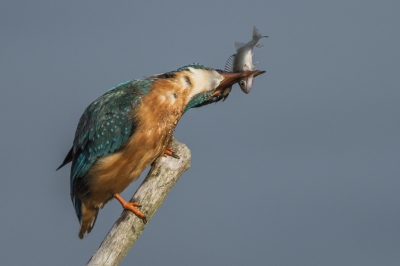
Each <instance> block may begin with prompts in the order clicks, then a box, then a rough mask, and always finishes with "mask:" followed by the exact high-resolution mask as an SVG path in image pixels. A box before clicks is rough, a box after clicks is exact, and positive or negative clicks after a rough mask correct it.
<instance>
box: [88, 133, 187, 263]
mask: <svg viewBox="0 0 400 266" xmlns="http://www.w3.org/2000/svg"><path fill="white" fill-rule="evenodd" d="M170 146H171V147H172V148H173V149H174V150H175V152H176V153H177V154H178V155H179V157H180V159H175V158H172V157H169V156H168V157H160V158H158V159H157V160H156V161H155V162H154V163H153V165H152V167H151V169H150V171H149V173H148V174H147V176H146V178H145V180H144V181H143V183H142V184H141V185H140V187H139V188H138V190H137V191H136V193H135V194H134V195H133V197H132V199H131V201H138V202H140V204H141V205H142V207H141V210H142V211H143V212H144V213H145V214H146V217H147V222H149V221H150V220H151V218H152V217H153V215H154V213H155V212H156V211H157V209H158V208H159V207H160V206H161V204H162V203H163V202H164V199H165V197H166V196H167V194H168V193H169V191H170V190H171V189H172V187H173V186H174V185H175V183H176V182H177V181H178V179H179V177H180V176H181V175H182V173H183V172H185V171H186V170H188V169H189V167H190V150H189V149H188V147H186V145H185V144H183V143H180V142H178V141H176V140H175V139H174V138H172V140H171V143H170ZM145 227H146V224H145V223H144V222H143V221H142V220H141V219H140V218H138V217H137V216H136V215H134V214H133V213H132V212H131V211H123V212H122V214H121V216H120V217H119V218H118V220H117V221H116V222H115V224H114V225H113V227H112V228H111V230H110V232H109V233H108V235H107V236H106V237H105V239H104V240H103V242H102V243H101V245H100V247H99V248H98V249H97V251H96V252H95V253H94V254H93V256H92V257H91V258H90V260H89V262H88V264H87V265H89V266H94V265H96V266H99V265H102V266H103V265H104V266H105V265H107V266H111V265H119V263H120V262H121V261H122V259H123V258H124V257H125V256H126V254H127V253H128V251H129V249H130V248H131V247H132V246H133V245H134V244H135V242H136V240H137V239H138V238H139V237H140V235H141V234H142V231H143V230H144V228H145Z"/></svg>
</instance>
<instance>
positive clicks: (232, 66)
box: [225, 27, 268, 94]
mask: <svg viewBox="0 0 400 266" xmlns="http://www.w3.org/2000/svg"><path fill="white" fill-rule="evenodd" d="M267 37H268V36H263V35H261V34H260V32H259V31H258V29H257V28H256V27H253V36H252V39H251V40H250V41H249V42H248V43H246V44H245V43H240V42H235V48H236V54H233V55H231V56H230V57H229V58H228V60H227V62H226V65H225V71H227V72H242V71H247V70H253V67H255V66H256V65H257V63H255V64H253V49H254V47H257V48H261V47H263V45H262V44H257V43H258V41H259V40H260V39H261V38H267ZM253 78H254V77H253V76H248V77H246V78H244V79H241V80H239V82H238V83H239V86H240V88H241V90H242V91H243V92H244V93H246V94H248V93H249V92H250V91H251V88H252V87H253Z"/></svg>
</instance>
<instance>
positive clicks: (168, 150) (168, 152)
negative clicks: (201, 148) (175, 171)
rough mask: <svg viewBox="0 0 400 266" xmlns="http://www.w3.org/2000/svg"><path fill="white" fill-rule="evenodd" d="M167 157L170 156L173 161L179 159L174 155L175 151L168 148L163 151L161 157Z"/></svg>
mask: <svg viewBox="0 0 400 266" xmlns="http://www.w3.org/2000/svg"><path fill="white" fill-rule="evenodd" d="M167 155H168V156H171V157H174V158H175V159H180V157H179V156H178V154H176V152H175V150H174V149H173V148H172V147H168V148H167V149H166V150H165V151H164V154H163V156H164V157H166V156H167Z"/></svg>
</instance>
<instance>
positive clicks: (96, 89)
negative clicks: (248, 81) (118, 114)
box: [0, 0, 400, 266]
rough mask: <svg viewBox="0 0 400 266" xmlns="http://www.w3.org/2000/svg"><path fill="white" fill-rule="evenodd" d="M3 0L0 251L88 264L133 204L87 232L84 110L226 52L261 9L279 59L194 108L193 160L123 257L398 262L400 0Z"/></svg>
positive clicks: (180, 133) (261, 24) (184, 123)
mask: <svg viewBox="0 0 400 266" xmlns="http://www.w3.org/2000/svg"><path fill="white" fill-rule="evenodd" d="M150 2H152V3H150ZM0 5H1V6H0V36H1V41H0V45H1V49H0V73H1V74H0V81H1V96H0V121H1V127H0V145H1V153H0V176H1V180H2V185H1V186H0V199H1V200H0V208H1V209H0V210H1V215H0V238H1V241H0V257H1V264H2V265H84V264H85V263H86V262H87V261H88V260H89V258H90V257H91V255H92V254H93V252H94V251H95V250H96V249H97V247H98V246H99V244H100V243H101V241H102V239H103V238H104V236H105V235H106V234H107V232H108V231H109V229H110V228H111V226H112V224H113V223H114V221H115V220H116V219H117V218H118V216H119V215H120V213H121V211H122V209H121V207H120V205H119V203H118V202H115V201H112V202H110V203H109V204H107V205H106V207H105V208H104V209H103V210H102V211H101V212H100V214H99V217H98V219H97V222H96V226H95V227H94V229H93V231H92V233H91V234H90V235H89V236H88V237H87V238H85V239H84V240H79V239H78V237H77V235H78V228H79V225H78V220H77V218H76V215H75V213H74V210H73V207H72V204H71V201H70V196H69V166H67V167H65V168H63V169H62V170H60V171H58V172H55V169H56V168H57V167H58V166H59V164H60V163H61V162H62V160H63V159H64V156H65V155H66V153H67V152H68V150H69V148H70V146H71V145H72V141H73V137H74V132H75V129H76V126H77V124H78V120H79V118H80V115H81V114H82V112H83V111H84V109H85V108H86V107H87V106H88V105H89V104H90V103H91V102H92V101H93V100H95V99H96V98H97V97H99V96H100V95H101V94H102V93H104V92H105V91H106V90H108V89H109V88H111V87H113V86H115V85H117V84H119V83H121V82H124V81H127V80H130V79H133V78H140V77H143V76H148V75H151V74H155V73H160V72H165V71H171V70H175V69H177V68H179V67H181V66H183V65H186V64H189V63H192V62H199V63H202V64H205V65H207V66H210V67H214V68H223V67H224V65H225V61H226V59H227V58H228V57H229V56H230V55H231V54H233V53H234V52H235V50H234V42H235V41H241V42H247V41H249V40H250V38H251V34H252V27H253V25H255V26H257V27H258V28H259V30H260V32H261V33H262V34H264V35H269V36H270V38H268V39H262V40H261V41H260V42H261V43H263V44H264V45H265V47H264V48H262V49H256V50H255V52H254V61H259V65H258V66H257V69H262V70H266V71H267V73H266V74H264V75H262V76H260V77H257V78H256V79H255V84H254V87H253V90H252V91H251V93H250V94H249V95H245V94H243V93H242V92H241V90H240V89H239V87H238V86H237V85H235V86H234V88H233V91H232V93H231V95H230V96H229V98H228V99H227V101H225V102H223V103H218V104H216V105H211V106H205V107H202V108H198V109H193V110H190V111H189V112H187V113H186V114H185V115H184V117H183V118H182V119H181V121H180V122H179V124H178V126H177V129H176V132H175V136H176V138H177V139H178V140H179V141H181V142H184V143H185V144H186V145H188V147H189V148H190V149H191V151H192V166H191V168H190V169H189V171H187V172H186V173H185V174H184V175H183V176H182V177H181V180H180V181H179V182H178V183H177V184H176V186H175V187H174V189H173V190H172V191H171V193H170V194H169V195H168V197H167V200H166V201H165V202H164V204H163V205H162V207H161V208H160V209H159V210H158V212H157V213H156V215H155V216H154V217H153V219H152V220H151V221H150V223H149V224H148V226H147V227H146V229H145V231H144V232H143V234H142V236H141V237H140V239H139V241H138V242H137V243H136V244H135V246H134V247H133V248H132V249H131V251H130V252H129V254H128V255H127V257H126V258H125V260H124V261H123V262H122V264H121V265H192V266H197V265H199V266H200V265H307V266H308V265H328V266H329V265H341V266H343V265H351V266H354V265H363V266H365V265H386V266H388V265H399V263H400V252H399V251H400V229H399V226H400V194H399V190H400V152H399V149H400V142H399V140H400V138H399V137H400V134H399V132H400V125H399V113H400V87H399V84H400V71H399V70H400V52H399V47H400V15H399V14H400V2H399V1H389V0H388V1H340V0H338V1H294V0H293V1H267V0H260V1H236V2H233V1H215V0H213V1H208V0H203V1H197V2H191V1H158V2H156V1H148V2H145V1H143V2H138V1H117V2H116V1H107V2H106V1H1V2H0ZM141 181H142V179H140V182H141ZM140 182H135V183H134V184H133V185H132V186H130V187H128V188H127V189H126V190H125V192H124V193H123V196H124V197H125V198H127V199H128V198H129V197H130V196H131V195H132V194H133V193H134V191H135V190H136V187H137V186H138V185H139V183H140Z"/></svg>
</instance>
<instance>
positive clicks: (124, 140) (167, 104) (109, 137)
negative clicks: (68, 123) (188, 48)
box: [57, 64, 264, 239]
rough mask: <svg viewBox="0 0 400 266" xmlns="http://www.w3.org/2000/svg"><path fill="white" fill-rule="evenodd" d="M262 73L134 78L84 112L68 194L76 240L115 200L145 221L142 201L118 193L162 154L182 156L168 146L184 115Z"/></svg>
mask: <svg viewBox="0 0 400 266" xmlns="http://www.w3.org/2000/svg"><path fill="white" fill-rule="evenodd" d="M262 73H264V71H259V70H256V71H245V72H241V73H229V72H225V71H222V70H215V69H212V68H208V67H205V66H203V65H201V64H191V65H187V66H184V67H181V68H179V69H177V70H175V71H171V72H167V73H162V74H157V75H153V76H150V77H147V78H144V79H134V80H131V81H127V82H124V83H121V84H119V85H118V86H116V87H113V88H111V89H110V90H108V91H107V92H106V93H104V94H103V95H102V96H100V97H99V98H98V99H97V100H95V101H94V102H92V103H91V104H90V105H89V106H88V107H87V108H86V110H85V111H84V113H83V114H82V116H81V118H80V120H79V123H78V127H77V129H76V132H75V139H74V141H73V145H72V148H71V149H70V150H69V152H68V154H67V156H66V157H65V159H64V161H63V163H62V164H61V165H60V167H58V168H57V170H58V169H60V168H61V167H63V166H65V165H66V164H68V163H69V162H72V165H71V174H70V195H71V200H72V204H73V206H74V209H75V213H76V215H77V217H78V220H79V223H80V229H79V234H78V237H79V238H80V239H82V238H84V237H85V236H87V235H88V234H89V233H90V231H91V230H92V228H93V226H94V224H95V222H96V218H97V215H98V212H99V210H100V209H101V208H103V207H104V205H105V204H106V203H107V202H108V201H110V200H111V199H113V198H115V199H117V200H118V201H119V202H120V203H121V205H122V207H123V208H124V209H127V210H130V211H132V212H133V213H134V214H135V215H137V216H138V217H140V218H142V219H143V220H144V221H145V218H146V216H145V214H144V213H142V212H141V211H140V210H139V207H140V204H139V203H138V202H127V201H125V200H124V199H123V198H122V197H121V196H120V193H121V192H122V191H123V190H124V189H125V188H126V187H127V186H128V185H129V184H130V183H131V182H133V181H135V180H136V179H138V178H139V176H140V174H141V173H142V172H143V171H144V169H145V168H146V167H147V166H149V165H150V164H151V163H152V162H153V161H154V160H156V159H157V158H158V157H160V156H164V155H169V156H172V157H175V158H179V156H178V155H177V154H176V153H175V152H174V150H172V149H171V148H170V147H169V142H170V140H171V137H172V133H173V131H174V129H175V126H176V125H177V123H178V121H179V119H180V118H181V116H182V115H183V114H184V113H185V112H186V111H188V110H189V109H190V108H192V107H200V106H203V105H206V104H210V103H214V102H218V101H220V100H224V99H225V98H226V96H227V95H226V91H225V90H226V88H228V87H230V86H231V85H232V84H234V83H236V82H238V80H239V79H241V78H244V77H247V76H250V75H256V76H257V75H259V74H262Z"/></svg>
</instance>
